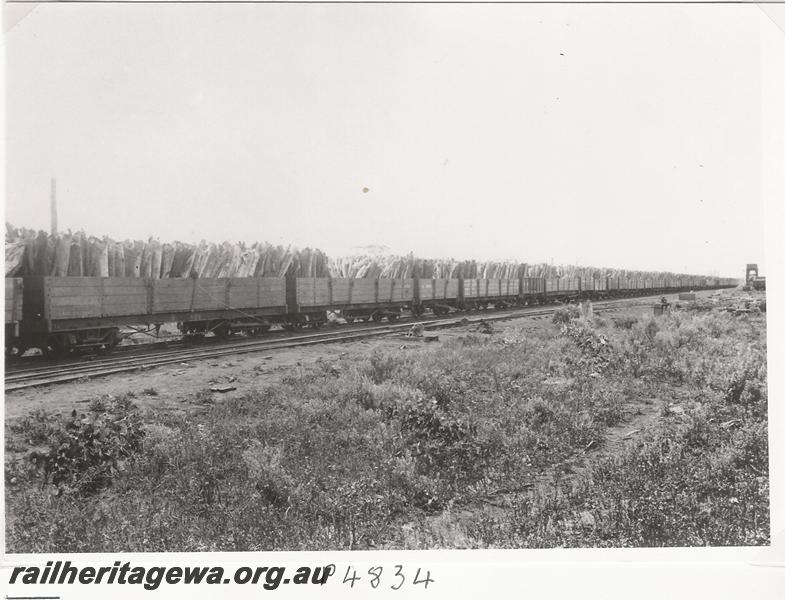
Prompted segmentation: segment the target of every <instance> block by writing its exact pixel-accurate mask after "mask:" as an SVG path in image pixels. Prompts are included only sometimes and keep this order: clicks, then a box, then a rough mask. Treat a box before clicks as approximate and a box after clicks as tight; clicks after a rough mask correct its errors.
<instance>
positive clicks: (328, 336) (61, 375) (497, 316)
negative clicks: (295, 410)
mask: <svg viewBox="0 0 785 600" xmlns="http://www.w3.org/2000/svg"><path fill="white" fill-rule="evenodd" d="M642 299H643V298H642V297H634V298H628V299H613V300H605V301H598V302H594V303H593V306H594V307H596V308H602V309H603V310H609V309H610V310H615V309H617V308H620V307H626V306H635V305H639V304H650V300H649V302H641V300H642ZM562 307H563V305H552V306H549V307H545V308H541V307H525V308H517V309H514V310H503V311H498V312H493V313H483V314H481V315H476V314H471V315H465V314H462V315H461V316H459V317H451V318H445V319H430V320H415V321H408V322H405V323H394V324H392V323H391V324H386V325H377V326H373V327H363V328H361V329H352V330H351V331H346V330H345V329H343V330H341V331H327V332H320V333H308V334H299V335H297V336H296V337H289V338H277V339H264V340H241V341H239V342H238V343H233V344H231V345H226V344H221V345H212V346H211V347H210V348H199V349H186V350H171V351H168V352H159V353H139V354H138V355H137V354H136V353H134V354H133V355H131V356H123V357H112V358H106V359H103V360H100V361H90V362H75V363H69V364H67V365H52V366H47V367H39V368H33V369H29V370H18V371H14V372H9V373H7V374H6V377H5V391H6V392H10V391H15V390H20V389H26V388H31V387H38V386H43V385H51V384H56V383H66V382H71V381H76V380H79V379H82V378H92V377H100V376H105V375H113V374H117V373H124V372H129V371H136V370H140V369H144V370H146V369H151V368H154V367H158V366H164V365H170V364H174V363H179V362H185V361H187V360H202V359H208V358H218V357H223V356H231V355H237V354H249V353H254V352H262V351H269V350H280V349H286V348H294V347H298V346H313V345H317V344H326V343H342V342H351V341H356V340H362V339H367V338H373V337H381V336H386V335H392V334H398V333H401V332H405V331H406V330H409V329H411V328H412V327H413V326H414V325H417V324H420V325H422V326H423V328H424V329H426V330H433V329H444V328H449V327H455V326H460V325H471V324H477V323H480V322H482V321H485V322H489V321H502V320H509V319H515V318H527V317H535V316H545V315H550V314H553V313H554V312H556V311H557V310H559V309H560V308H562Z"/></svg>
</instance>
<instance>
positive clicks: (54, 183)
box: [49, 177, 57, 236]
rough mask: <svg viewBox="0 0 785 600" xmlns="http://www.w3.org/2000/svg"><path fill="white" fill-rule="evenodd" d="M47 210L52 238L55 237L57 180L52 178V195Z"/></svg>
mask: <svg viewBox="0 0 785 600" xmlns="http://www.w3.org/2000/svg"><path fill="white" fill-rule="evenodd" d="M49 209H50V211H51V212H50V215H51V229H52V236H56V235H57V180H56V179H55V178H54V177H52V193H51V196H50V201H49Z"/></svg>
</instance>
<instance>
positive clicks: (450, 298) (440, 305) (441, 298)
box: [412, 279, 487, 315]
mask: <svg viewBox="0 0 785 600" xmlns="http://www.w3.org/2000/svg"><path fill="white" fill-rule="evenodd" d="M466 281H467V280H464V284H465V283H466ZM478 281H487V280H478ZM486 289H487V287H486ZM479 292H480V290H479V289H478V290H477V293H478V294H479ZM465 297H466V296H465V289H464V292H463V297H462V294H461V280H460V279H417V280H416V284H415V299H414V303H413V306H412V310H413V312H414V313H415V314H416V315H420V314H422V313H423V312H424V311H425V310H426V309H428V308H430V309H431V310H432V311H433V313H434V314H435V315H446V314H447V313H448V312H450V308H451V307H452V308H460V307H461V305H462V303H463V298H465Z"/></svg>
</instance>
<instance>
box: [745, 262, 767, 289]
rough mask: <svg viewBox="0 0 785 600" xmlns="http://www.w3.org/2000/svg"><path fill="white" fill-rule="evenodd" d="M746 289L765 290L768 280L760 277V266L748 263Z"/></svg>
mask: <svg viewBox="0 0 785 600" xmlns="http://www.w3.org/2000/svg"><path fill="white" fill-rule="evenodd" d="M744 287H745V289H748V290H749V289H754V290H765V289H766V278H765V277H760V276H758V265H757V264H755V263H747V278H746V283H745V285H744Z"/></svg>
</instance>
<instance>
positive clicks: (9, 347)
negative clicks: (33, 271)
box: [5, 277, 23, 354]
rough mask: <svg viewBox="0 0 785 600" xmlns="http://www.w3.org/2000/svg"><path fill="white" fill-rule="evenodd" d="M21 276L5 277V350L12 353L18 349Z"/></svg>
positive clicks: (20, 320) (20, 319)
mask: <svg viewBox="0 0 785 600" xmlns="http://www.w3.org/2000/svg"><path fill="white" fill-rule="evenodd" d="M22 290H23V282H22V278H21V277H7V278H6V280H5V351H6V354H14V353H15V352H18V349H19V346H18V344H19V327H20V324H21V322H22V314H23V312H22V298H23V296H22Z"/></svg>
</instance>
